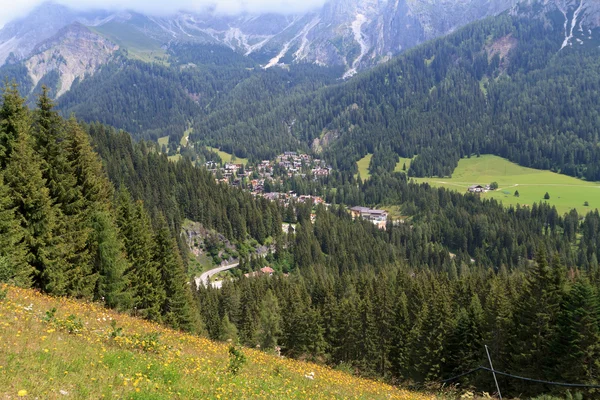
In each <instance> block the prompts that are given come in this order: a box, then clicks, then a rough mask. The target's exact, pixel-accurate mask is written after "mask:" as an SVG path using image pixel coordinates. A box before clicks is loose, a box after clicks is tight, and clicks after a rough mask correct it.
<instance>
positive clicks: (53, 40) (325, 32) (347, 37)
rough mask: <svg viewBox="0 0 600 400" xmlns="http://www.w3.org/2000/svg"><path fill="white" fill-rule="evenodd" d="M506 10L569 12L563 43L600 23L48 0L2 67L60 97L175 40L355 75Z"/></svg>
mask: <svg viewBox="0 0 600 400" xmlns="http://www.w3.org/2000/svg"><path fill="white" fill-rule="evenodd" d="M531 4H535V7H531V6H530V5H531ZM507 10H508V12H511V13H516V14H519V13H530V14H531V16H532V17H536V16H540V15H553V16H554V17H555V18H562V19H563V20H564V30H565V41H564V46H566V45H569V44H572V43H577V42H581V41H583V40H585V39H588V38H591V37H592V34H593V30H594V29H595V28H597V27H598V26H600V5H599V3H598V2H594V1H591V0H527V1H526V2H525V3H521V4H517V0H330V1H329V2H327V3H326V4H325V5H324V6H323V7H322V8H321V9H318V10H315V11H312V12H307V13H304V14H296V15H281V14H259V15H250V14H244V15H237V16H226V15H216V14H213V13H210V12H209V11H207V12H205V13H203V14H197V13H196V14H194V13H189V12H183V11H182V12H179V13H177V14H175V15H170V16H160V17H157V16H152V15H144V14H140V13H138V12H133V11H121V12H110V11H105V10H95V11H85V12H82V11H76V10H73V9H70V8H68V7H66V6H63V5H60V4H56V3H52V2H49V3H43V4H42V5H40V6H38V7H37V8H36V9H34V10H33V11H32V12H31V13H30V14H29V15H28V16H26V17H24V18H21V19H18V20H15V21H12V22H10V23H8V24H6V26H4V28H3V29H2V30H0V65H2V64H10V65H23V66H24V67H25V68H26V70H27V72H26V74H27V75H29V77H30V78H31V81H32V83H33V85H32V89H33V88H36V87H37V86H38V83H40V82H42V83H44V82H45V81H48V80H50V81H53V79H54V80H56V78H58V80H59V86H60V87H58V88H57V90H56V92H55V95H56V96H60V95H62V94H64V93H65V92H66V91H68V90H69V89H70V88H71V85H72V84H73V82H74V81H75V80H77V79H84V78H85V77H86V76H89V75H92V74H94V73H95V72H96V71H97V69H98V67H99V66H100V65H103V64H106V63H107V62H108V61H110V60H111V56H112V55H113V54H114V53H115V52H117V51H118V50H123V51H127V55H128V56H129V57H131V58H137V59H140V60H142V61H146V62H162V63H168V55H167V51H168V50H169V49H170V48H171V47H172V46H174V45H178V44H182V43H194V44H209V45H219V46H224V47H226V48H230V49H231V50H233V51H235V52H237V53H239V54H242V55H244V56H247V57H249V58H250V59H252V60H253V61H254V62H256V63H257V64H258V65H260V66H261V67H262V68H264V69H268V68H272V67H275V66H285V65H289V64H300V63H312V64H317V65H321V66H341V67H342V68H343V78H349V77H351V76H353V75H354V74H356V73H357V71H360V70H362V69H366V68H369V67H372V66H374V65H377V64H380V63H382V62H385V61H387V60H389V59H390V58H391V57H393V56H394V55H396V54H398V53H400V52H402V51H404V50H406V49H409V48H412V47H414V46H416V45H418V44H420V43H423V42H425V41H427V40H430V39H432V38H435V37H438V36H442V35H446V34H448V33H451V32H453V31H455V30H456V29H457V28H459V27H461V26H464V25H466V24H468V23H470V22H472V21H476V20H479V19H482V18H485V17H487V16H491V15H496V14H498V13H502V12H506V11H507ZM524 10H526V11H524ZM45 77H46V79H44V78H45Z"/></svg>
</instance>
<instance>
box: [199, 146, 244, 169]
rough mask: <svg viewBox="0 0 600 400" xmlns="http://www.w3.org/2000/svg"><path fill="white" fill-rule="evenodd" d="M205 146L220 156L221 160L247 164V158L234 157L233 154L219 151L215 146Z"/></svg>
mask: <svg viewBox="0 0 600 400" xmlns="http://www.w3.org/2000/svg"><path fill="white" fill-rule="evenodd" d="M206 148H207V149H208V150H210V151H212V152H215V153H217V154H218V155H219V157H221V160H223V162H235V163H236V164H243V165H246V164H248V159H247V158H239V157H235V156H234V155H233V154H229V153H225V152H224V151H221V150H219V149H217V148H215V147H208V146H207V147H206Z"/></svg>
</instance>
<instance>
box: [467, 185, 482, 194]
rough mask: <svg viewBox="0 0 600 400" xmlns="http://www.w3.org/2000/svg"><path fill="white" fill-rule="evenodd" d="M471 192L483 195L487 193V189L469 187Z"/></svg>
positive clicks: (477, 186) (476, 186)
mask: <svg viewBox="0 0 600 400" xmlns="http://www.w3.org/2000/svg"><path fill="white" fill-rule="evenodd" d="M469 192H471V193H483V192H485V188H484V187H483V186H481V185H473V186H469Z"/></svg>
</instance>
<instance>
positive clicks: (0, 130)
mask: <svg viewBox="0 0 600 400" xmlns="http://www.w3.org/2000/svg"><path fill="white" fill-rule="evenodd" d="M28 125H29V111H28V110H27V107H26V106H25V99H23V98H22V97H21V95H20V94H19V89H18V88H17V84H16V83H12V84H8V83H6V84H5V85H4V88H3V90H2V107H1V108H0V169H4V168H6V166H7V165H8V162H9V161H10V157H11V154H12V152H13V149H14V147H15V144H16V142H17V139H18V138H19V133H20V132H23V131H24V130H25V129H26V127H27V126H28Z"/></svg>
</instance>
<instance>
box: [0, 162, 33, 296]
mask: <svg viewBox="0 0 600 400" xmlns="http://www.w3.org/2000/svg"><path fill="white" fill-rule="evenodd" d="M24 236H25V233H24V232H23V228H22V226H21V224H20V223H19V220H18V219H17V214H16V212H15V207H14V206H13V202H12V199H11V197H10V188H9V187H8V186H7V185H6V184H5V183H4V175H3V174H1V173H0V282H8V283H11V284H14V285H17V286H22V287H29V286H31V277H32V274H33V269H32V268H31V266H30V265H29V264H28V263H27V261H26V254H27V248H26V247H25V243H24V242H23V239H24Z"/></svg>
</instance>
